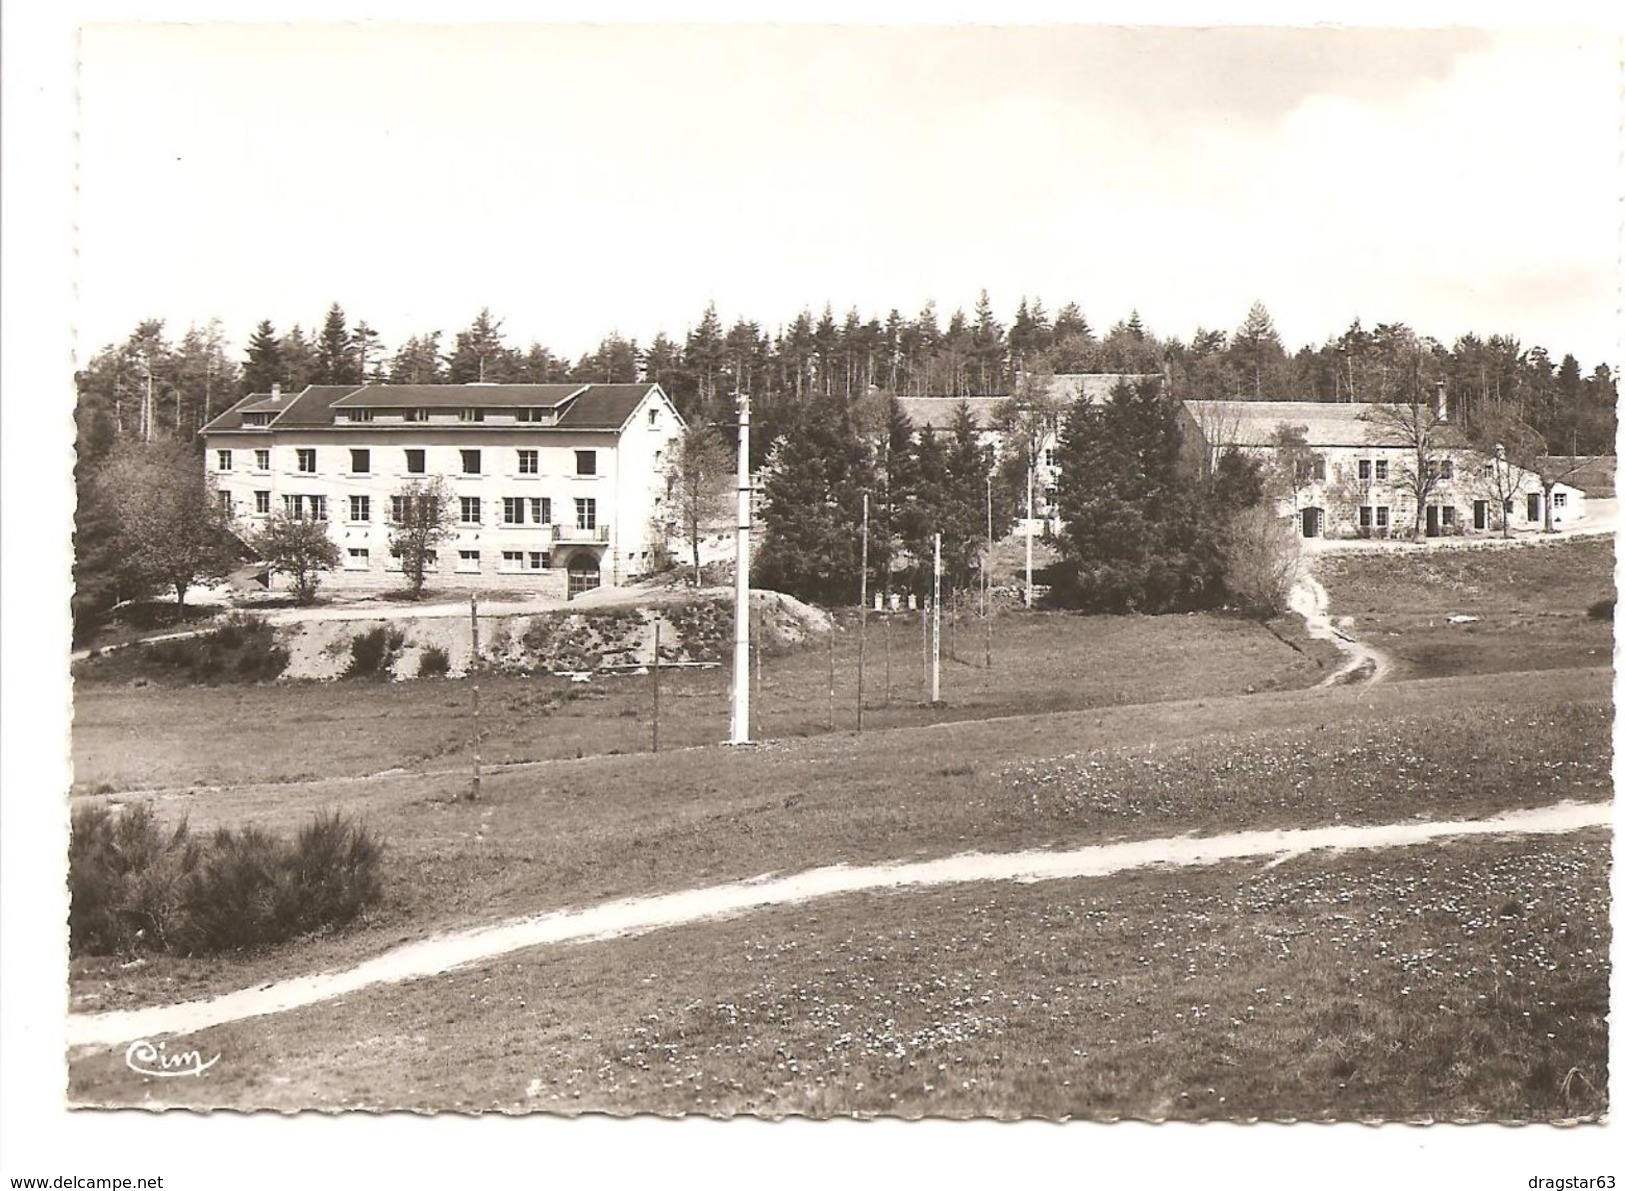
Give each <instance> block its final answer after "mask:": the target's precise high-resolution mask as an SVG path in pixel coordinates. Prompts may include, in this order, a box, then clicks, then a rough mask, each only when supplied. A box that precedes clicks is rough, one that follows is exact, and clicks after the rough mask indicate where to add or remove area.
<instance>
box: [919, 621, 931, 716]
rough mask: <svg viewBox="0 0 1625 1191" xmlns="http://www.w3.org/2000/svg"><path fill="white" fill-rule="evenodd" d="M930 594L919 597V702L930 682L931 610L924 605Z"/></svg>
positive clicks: (923, 700) (923, 699) (921, 700)
mask: <svg viewBox="0 0 1625 1191" xmlns="http://www.w3.org/2000/svg"><path fill="white" fill-rule="evenodd" d="M930 602H931V597H930V596H923V597H921V599H920V702H921V703H924V702H926V694H927V693H928V692H929V691H930V689H931V687H930V683H931V610H930V609H929V608H928V607H926V605H927V604H929V603H930Z"/></svg>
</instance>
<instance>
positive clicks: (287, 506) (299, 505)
mask: <svg viewBox="0 0 1625 1191" xmlns="http://www.w3.org/2000/svg"><path fill="white" fill-rule="evenodd" d="M282 512H283V514H284V515H285V516H288V517H292V518H293V519H294V520H295V521H303V520H304V519H305V502H304V500H303V499H301V498H300V497H297V496H284V497H283V498H282Z"/></svg>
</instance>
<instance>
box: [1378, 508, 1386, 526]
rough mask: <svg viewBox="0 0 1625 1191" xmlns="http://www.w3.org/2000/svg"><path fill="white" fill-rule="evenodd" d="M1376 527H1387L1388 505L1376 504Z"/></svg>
mask: <svg viewBox="0 0 1625 1191" xmlns="http://www.w3.org/2000/svg"><path fill="white" fill-rule="evenodd" d="M1377 528H1378V529H1387V528H1388V506H1387V505H1378V506H1377Z"/></svg>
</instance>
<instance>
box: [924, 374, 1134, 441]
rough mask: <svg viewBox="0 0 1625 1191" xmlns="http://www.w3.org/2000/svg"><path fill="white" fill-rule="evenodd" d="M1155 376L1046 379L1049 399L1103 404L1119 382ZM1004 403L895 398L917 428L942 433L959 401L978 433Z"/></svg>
mask: <svg viewBox="0 0 1625 1191" xmlns="http://www.w3.org/2000/svg"><path fill="white" fill-rule="evenodd" d="M1157 376H1158V374H1157V373H1148V374H1141V373H1126V372H1058V373H1056V374H1055V375H1054V376H1052V377H1050V382H1049V392H1050V396H1051V397H1054V398H1055V399H1056V400H1058V401H1061V402H1064V403H1065V404H1067V405H1071V404H1072V403H1073V402H1074V401H1076V400H1078V398H1080V397H1087V398H1088V399H1089V400H1090V401H1099V402H1104V401H1109V400H1111V395H1112V390H1113V389H1115V388H1116V387H1117V385H1118V382H1120V381H1131V382H1132V381H1137V380H1147V379H1153V378H1156V377H1157ZM1008 400H1010V397H1009V395H1008V394H1004V395H1000V396H997V397H899V398H897V404H898V406H899V407H900V408H901V409H902V411H903V413H904V414H906V415H907V416H908V420H909V421H910V422H913V423H914V425H915V426H916V427H918V428H919V429H921V430H924V429H925V428H926V427H930V428H931V429H933V430H946V429H947V428H948V427H950V426H952V425H953V422H954V418H955V416H956V415H957V413H958V410H959V403H960V402H961V401H963V402H964V403H965V404H966V405H967V406H969V407H970V415H971V420H972V421H973V422H975V423H976V428H977V429H978V430H993V429H996V428H997V425H998V417H999V407H1000V406H1002V405H1003V404H1004V403H1005V402H1006V401H1008Z"/></svg>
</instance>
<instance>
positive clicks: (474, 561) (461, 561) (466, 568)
mask: <svg viewBox="0 0 1625 1191" xmlns="http://www.w3.org/2000/svg"><path fill="white" fill-rule="evenodd" d="M457 569H458V570H459V571H462V572H463V573H465V574H466V573H469V572H474V571H478V570H479V569H480V552H479V551H478V550H459V551H457Z"/></svg>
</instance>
